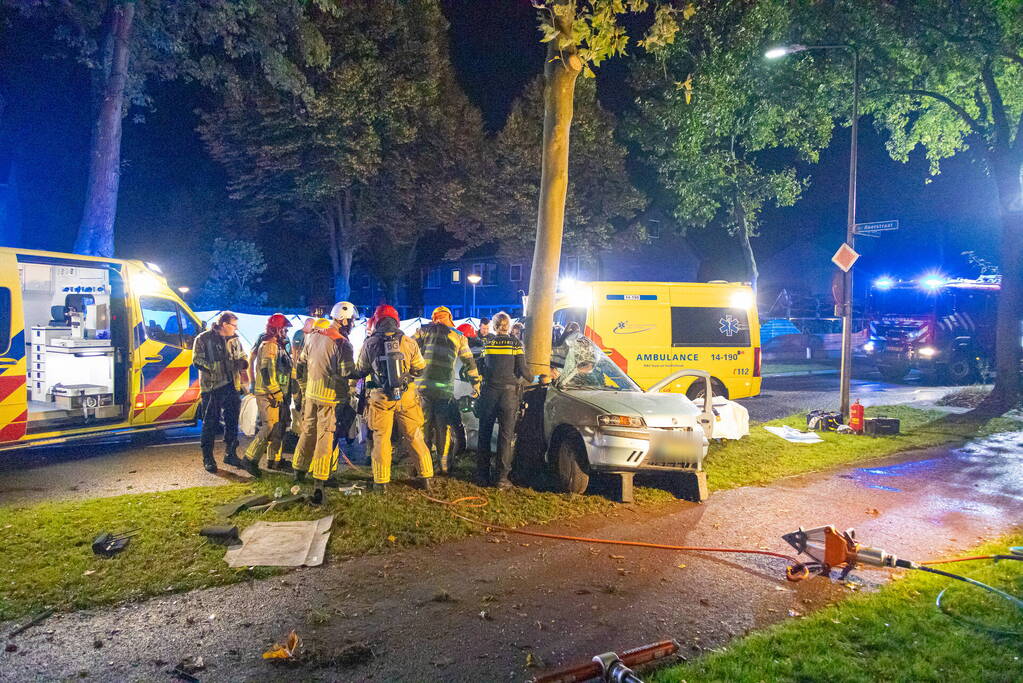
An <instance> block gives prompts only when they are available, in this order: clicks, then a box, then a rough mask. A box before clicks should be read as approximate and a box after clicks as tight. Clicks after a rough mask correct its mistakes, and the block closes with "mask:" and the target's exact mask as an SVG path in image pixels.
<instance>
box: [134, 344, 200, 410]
mask: <svg viewBox="0 0 1023 683" xmlns="http://www.w3.org/2000/svg"><path fill="white" fill-rule="evenodd" d="M135 334H136V344H138V348H139V351H140V353H141V355H142V357H143V358H146V357H150V358H154V357H157V356H159V357H160V358H161V360H159V361H155V362H149V363H146V364H145V365H143V366H142V387H141V390H140V391H139V393H138V395H137V396H136V397H135V402H134V407H133V412H132V418H137V417H139V416H140V415H142V414H143V413H145V412H146V409H148V408H151V407H153V406H154V405H155V406H160V407H162V410H161V412H159V413H158V414H157V415H156V416H155V417H153V418H152V419H151V421H152V422H168V421H171V420H177V419H180V418H182V417H183V416H185V417H187V415H186V414H187V413H188V412H189V411H190V410H193V409H194V408H195V406H196V403H197V401H198V399H199V371H198V370H197V369H196V368H195V367H193V366H192V350H191V349H179V348H177V347H174V346H170V345H168V344H163V343H161V342H157V341H153V340H152V339H144V340H143V339H142V334H143V331H142V326H141V324H140V325H138V326H136V329H135Z"/></svg>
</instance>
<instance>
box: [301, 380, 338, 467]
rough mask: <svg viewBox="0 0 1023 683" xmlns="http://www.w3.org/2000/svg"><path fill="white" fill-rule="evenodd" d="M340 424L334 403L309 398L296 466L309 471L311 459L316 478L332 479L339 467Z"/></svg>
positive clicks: (306, 402) (303, 413)
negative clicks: (337, 441) (336, 440)
mask: <svg viewBox="0 0 1023 683" xmlns="http://www.w3.org/2000/svg"><path fill="white" fill-rule="evenodd" d="M336 426H337V420H336V418H335V416H334V404H333V403H321V402H319V401H314V400H313V399H311V398H306V399H305V401H303V405H302V432H301V434H300V435H299V437H298V445H297V446H295V459H294V462H293V464H292V467H294V469H295V470H297V471H300V472H309V471H310V463H311V464H312V468H311V471H312V475H313V479H318V480H319V481H326V480H327V479H330V473H331V472H333V471H334V469H335V468H336V467H337V461H336V456H335V451H334V430H335V429H336Z"/></svg>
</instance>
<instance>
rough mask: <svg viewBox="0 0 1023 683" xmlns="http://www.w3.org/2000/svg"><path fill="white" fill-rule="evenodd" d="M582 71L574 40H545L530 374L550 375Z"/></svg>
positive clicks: (566, 1)
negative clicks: (570, 155)
mask: <svg viewBox="0 0 1023 683" xmlns="http://www.w3.org/2000/svg"><path fill="white" fill-rule="evenodd" d="M557 4H559V5H565V6H572V7H573V10H572V11H570V12H566V13H565V14H564V15H562V16H556V18H555V27H556V28H557V29H558V30H559V31H560V32H561V33H562V35H565V36H571V35H572V23H573V21H574V19H575V11H574V6H575V1H574V0H558V2H557ZM581 69H582V61H581V60H580V59H579V56H578V55H577V54H576V48H575V45H574V43H573V44H572V45H570V46H567V47H563V48H559V47H558V40H557V39H555V40H552V41H551V42H550V43H548V44H547V63H546V66H545V67H544V79H545V81H546V86H545V87H544V121H543V161H542V168H541V174H540V206H539V210H538V212H537V220H536V246H535V247H534V250H533V264H532V271H531V273H530V276H529V310H528V311H526V315H527V316H528V319H529V320H528V322H529V324H528V325H527V326H526V361H527V362H528V363H529V366H530V369H531V370H532V372H533V373H534V374H550V362H551V334H552V329H553V327H554V294H555V291H556V290H557V285H558V268H559V265H560V262H561V238H562V234H563V232H564V228H565V198H566V196H567V195H568V143H569V133H570V130H571V127H572V111H573V106H574V103H575V81H576V78H578V76H579V72H580V71H581Z"/></svg>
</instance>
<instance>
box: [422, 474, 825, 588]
mask: <svg viewBox="0 0 1023 683" xmlns="http://www.w3.org/2000/svg"><path fill="white" fill-rule="evenodd" d="M423 497H424V498H426V499H427V500H429V501H430V502H433V503H437V504H439V505H449V506H459V505H461V506H463V507H474V508H481V507H485V506H486V505H487V503H488V502H489V501H487V500H486V499H485V498H483V497H482V496H465V497H463V498H458V499H456V500H452V501H447V500H440V499H439V498H433V497H431V496H427V495H425V494H424V496H423ZM469 500H476V501H481V502H477V503H473V504H471V505H469V504H467V503H465V501H469ZM451 514H452V515H454V516H455V517H457V518H458V519H461V520H463V521H465V522H469V523H470V524H476V525H477V526H482V527H486V528H488V529H493V530H494V531H503V532H505V533H509V534H519V535H522V536H533V537H535V538H549V539H553V540H557V541H573V542H576V543H598V544H604V545H623V546H629V547H633V548H653V549H655V550H676V551H683V552H700V553H735V554H744V555H766V556H768V557H777V558H780V559H782V560H786V561H788V562H790V563H791V564H790V565H789V566H788V567H786V568H785V578H786V579H788V580H789V581H802V580H803V579H805V578H807V577H809V576H810V569H809V567H807V566H806V564H804V563H803V562H801V561H800V560H799V559H797V558H795V557H792V556H791V555H785V554H783V553H776V552H773V551H770V550H751V549H748V548H719V547H713V546H696V545H668V544H665V543H648V542H645V541H616V540H612V539H607V538H587V537H584V536H566V535H563V534H548V533H543V532H541V531H526V530H525V529H514V528H511V527H505V526H499V525H497V524H491V523H489V522H484V521H482V520H479V519H473V518H472V517H466V516H465V515H460V514H458V513H457V512H454V511H451Z"/></svg>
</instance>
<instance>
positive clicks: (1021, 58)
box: [1001, 50, 1023, 66]
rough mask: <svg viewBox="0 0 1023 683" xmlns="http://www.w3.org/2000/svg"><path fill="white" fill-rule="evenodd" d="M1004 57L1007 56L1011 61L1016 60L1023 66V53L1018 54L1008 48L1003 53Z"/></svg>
mask: <svg viewBox="0 0 1023 683" xmlns="http://www.w3.org/2000/svg"><path fill="white" fill-rule="evenodd" d="M1001 56H1002V57H1005V58H1006V59H1008V60H1009V61H1011V62H1016V63H1017V64H1019V65H1020V66H1023V55H1018V54H1016V53H1015V52H1009V51H1008V50H1006V51H1004V52H1002V53H1001Z"/></svg>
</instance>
